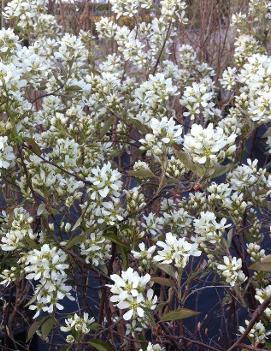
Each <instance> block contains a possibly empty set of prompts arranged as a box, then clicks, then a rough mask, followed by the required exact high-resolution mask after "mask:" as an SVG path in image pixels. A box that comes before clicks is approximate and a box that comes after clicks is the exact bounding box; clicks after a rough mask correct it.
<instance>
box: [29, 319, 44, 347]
mask: <svg viewBox="0 0 271 351" xmlns="http://www.w3.org/2000/svg"><path fill="white" fill-rule="evenodd" d="M41 323H42V320H36V321H34V322H33V323H32V324H31V326H30V328H29V329H28V333H27V339H26V342H28V341H29V340H30V339H32V338H33V336H34V335H35V333H36V331H37V330H38V329H39V327H40V325H41Z"/></svg>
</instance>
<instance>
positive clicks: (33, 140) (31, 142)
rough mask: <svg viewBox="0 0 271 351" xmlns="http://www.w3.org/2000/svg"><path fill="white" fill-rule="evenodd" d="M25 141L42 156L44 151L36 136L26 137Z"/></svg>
mask: <svg viewBox="0 0 271 351" xmlns="http://www.w3.org/2000/svg"><path fill="white" fill-rule="evenodd" d="M25 141H26V142H27V144H28V145H29V146H30V148H31V149H32V150H33V151H34V153H35V154H36V155H38V156H40V155H41V154H42V151H41V149H40V147H39V145H38V144H37V143H36V140H35V139H34V138H26V139H25Z"/></svg>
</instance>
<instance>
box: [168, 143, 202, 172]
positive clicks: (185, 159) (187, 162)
mask: <svg viewBox="0 0 271 351" xmlns="http://www.w3.org/2000/svg"><path fill="white" fill-rule="evenodd" d="M175 155H176V157H177V158H178V159H179V160H181V161H182V163H183V164H184V166H185V168H187V169H188V170H190V171H191V172H193V173H195V174H196V175H198V176H200V177H202V176H204V175H205V173H206V168H205V167H203V166H200V165H198V164H196V163H194V162H193V161H192V159H191V158H190V156H189V155H188V154H187V153H186V152H184V151H180V150H176V149H175Z"/></svg>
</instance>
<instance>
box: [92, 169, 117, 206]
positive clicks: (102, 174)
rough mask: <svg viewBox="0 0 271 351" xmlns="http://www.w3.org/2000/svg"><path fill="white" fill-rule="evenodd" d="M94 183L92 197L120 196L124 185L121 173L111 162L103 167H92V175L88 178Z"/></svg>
mask: <svg viewBox="0 0 271 351" xmlns="http://www.w3.org/2000/svg"><path fill="white" fill-rule="evenodd" d="M87 180H88V181H89V182H91V183H92V184H93V185H92V187H91V190H90V191H91V195H90V197H91V199H92V200H95V199H97V198H102V199H104V198H106V197H107V196H113V197H119V195H120V190H121V187H122V181H121V174H120V173H119V172H118V171H117V170H113V169H112V166H111V164H110V162H108V163H107V164H105V165H104V166H103V167H102V168H100V167H97V168H93V169H91V176H89V177H88V178H87Z"/></svg>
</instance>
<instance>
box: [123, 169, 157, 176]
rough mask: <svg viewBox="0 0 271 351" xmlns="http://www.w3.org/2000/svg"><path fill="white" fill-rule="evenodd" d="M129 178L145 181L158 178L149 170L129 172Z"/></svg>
mask: <svg viewBox="0 0 271 351" xmlns="http://www.w3.org/2000/svg"><path fill="white" fill-rule="evenodd" d="M128 174H129V176H131V177H135V178H139V179H146V178H158V177H156V175H155V174H154V173H153V172H152V171H151V170H150V169H143V168H142V169H138V170H136V171H129V172H128Z"/></svg>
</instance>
